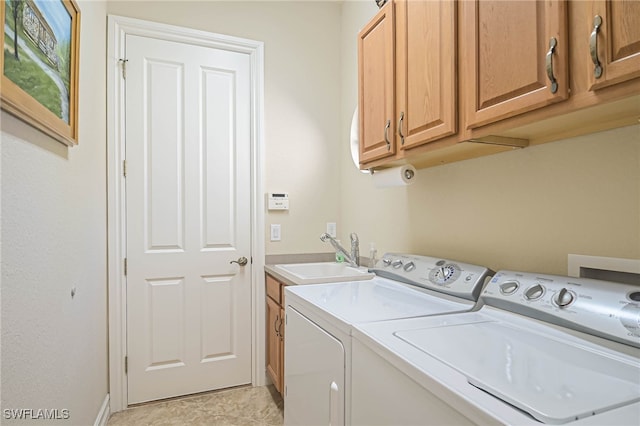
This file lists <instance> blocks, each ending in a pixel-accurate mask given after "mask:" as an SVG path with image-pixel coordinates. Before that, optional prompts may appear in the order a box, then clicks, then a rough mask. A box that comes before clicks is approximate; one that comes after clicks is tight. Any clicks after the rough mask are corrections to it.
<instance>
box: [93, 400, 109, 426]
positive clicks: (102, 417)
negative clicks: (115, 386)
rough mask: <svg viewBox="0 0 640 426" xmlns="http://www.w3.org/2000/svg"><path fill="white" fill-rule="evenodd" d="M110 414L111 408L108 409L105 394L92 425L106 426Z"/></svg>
mask: <svg viewBox="0 0 640 426" xmlns="http://www.w3.org/2000/svg"><path fill="white" fill-rule="evenodd" d="M110 415H111V410H110V409H109V394H107V396H105V397H104V401H103V402H102V407H100V411H99V412H98V416H97V417H96V421H95V422H94V423H93V426H107V422H108V421H109V416H110Z"/></svg>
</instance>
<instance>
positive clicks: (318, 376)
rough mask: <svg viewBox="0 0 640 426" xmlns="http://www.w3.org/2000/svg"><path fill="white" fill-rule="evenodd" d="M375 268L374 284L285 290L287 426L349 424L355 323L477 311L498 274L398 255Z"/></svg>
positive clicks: (315, 285)
mask: <svg viewBox="0 0 640 426" xmlns="http://www.w3.org/2000/svg"><path fill="white" fill-rule="evenodd" d="M370 271H371V272H374V273H375V274H376V276H375V277H374V278H372V279H371V280H367V281H353V282H342V283H331V284H312V285H304V286H289V287H286V289H285V350H284V352H285V354H284V357H285V358H284V359H285V361H284V364H285V367H284V371H285V377H284V401H285V402H284V407H285V408H284V421H285V424H286V425H320V424H325V425H328V424H331V425H342V424H345V422H346V419H348V418H349V415H350V414H349V407H350V403H349V396H350V394H351V393H350V382H351V376H350V369H351V330H352V327H353V325H354V324H363V323H368V322H372V321H385V320H391V319H398V318H409V317H425V316H429V315H436V314H445V313H449V314H450V313H454V312H467V311H472V310H473V309H474V308H476V301H477V299H478V296H479V295H480V292H481V290H482V287H483V285H484V284H485V282H486V281H487V280H488V278H489V277H490V275H491V274H492V271H491V270H489V269H488V268H485V267H482V266H477V265H471V264H466V263H462V262H457V261H452V260H448V259H442V258H434V257H428V256H419V255H410V254H398V253H387V254H385V255H384V256H383V257H382V259H380V260H379V261H378V263H377V264H376V265H375V267H374V268H371V269H370ZM372 374H375V373H374V372H372Z"/></svg>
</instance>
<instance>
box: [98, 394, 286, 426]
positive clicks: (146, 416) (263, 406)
mask: <svg viewBox="0 0 640 426" xmlns="http://www.w3.org/2000/svg"><path fill="white" fill-rule="evenodd" d="M282 424H283V401H282V397H281V396H280V394H278V393H277V392H276V390H275V388H274V387H273V386H261V387H251V386H243V387H238V388H231V389H225V390H220V391H215V392H208V393H202V394H197V395H192V396H186V397H181V398H173V399H169V400H163V401H158V402H151V403H147V404H141V405H138V406H135V407H133V408H129V409H127V410H124V411H120V412H118V413H115V414H113V415H112V416H111V417H110V418H109V422H108V426H124V425H126V426H129V425H135V426H138V425H154V426H156V425H203V426H205V425H238V426H244V425H256V426H257V425H260V426H272V425H273V426H275V425H282Z"/></svg>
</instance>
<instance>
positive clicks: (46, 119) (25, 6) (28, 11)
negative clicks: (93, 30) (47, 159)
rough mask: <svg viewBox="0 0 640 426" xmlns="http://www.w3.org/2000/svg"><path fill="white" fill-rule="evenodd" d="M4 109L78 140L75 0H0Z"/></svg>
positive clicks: (58, 137)
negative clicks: (2, 25)
mask: <svg viewBox="0 0 640 426" xmlns="http://www.w3.org/2000/svg"><path fill="white" fill-rule="evenodd" d="M0 9H1V12H2V18H3V21H4V32H3V33H2V41H3V43H2V45H3V46H4V48H3V49H2V53H0V69H1V70H2V81H1V82H0V94H1V96H0V98H1V101H2V109H4V110H5V111H7V112H9V113H10V114H12V115H15V116H16V117H18V118H20V119H21V120H23V121H25V122H27V123H29V124H30V125H32V126H33V127H36V128H38V129H39V130H41V131H43V132H44V133H46V134H48V135H49V136H51V137H53V138H54V139H56V140H58V141H60V142H62V143H64V144H66V145H76V144H77V143H78V54H79V41H80V40H79V38H80V9H79V8H78V5H77V4H76V3H75V1H74V0H0Z"/></svg>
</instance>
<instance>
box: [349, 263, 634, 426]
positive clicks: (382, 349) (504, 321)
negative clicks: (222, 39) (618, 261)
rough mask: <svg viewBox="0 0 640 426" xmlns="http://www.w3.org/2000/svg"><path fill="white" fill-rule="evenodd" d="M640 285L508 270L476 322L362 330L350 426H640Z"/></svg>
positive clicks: (472, 316)
mask: <svg viewBox="0 0 640 426" xmlns="http://www.w3.org/2000/svg"><path fill="white" fill-rule="evenodd" d="M637 284H638V285H633V284H622V283H615V282H607V281H601V280H593V279H586V278H570V277H562V276H555V275H544V274H535V273H526V272H515V271H500V272H498V273H497V274H496V275H495V276H494V277H493V278H492V279H491V281H490V282H489V283H488V284H487V286H486V287H485V289H484V291H483V293H482V295H481V297H480V299H479V302H480V304H481V305H482V307H481V308H480V309H478V310H476V311H474V312H467V313H456V314H453V315H446V316H439V317H424V318H413V319H400V320H393V321H387V322H379V323H374V324H358V325H356V326H355V327H354V330H353V343H352V366H353V368H352V383H351V385H352V386H351V391H352V397H351V399H350V403H351V404H352V406H351V410H350V415H351V417H350V418H349V419H348V420H349V423H351V424H354V425H379V424H394V425H415V424H422V425H429V424H432V425H443V424H456V425H467V424H507V425H540V424H556V425H557V424H571V425H574V424H575V425H583V424H584V425H586V424H589V425H636V426H637V425H638V424H640V280H638V282H637Z"/></svg>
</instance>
